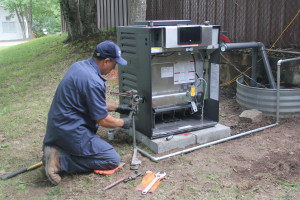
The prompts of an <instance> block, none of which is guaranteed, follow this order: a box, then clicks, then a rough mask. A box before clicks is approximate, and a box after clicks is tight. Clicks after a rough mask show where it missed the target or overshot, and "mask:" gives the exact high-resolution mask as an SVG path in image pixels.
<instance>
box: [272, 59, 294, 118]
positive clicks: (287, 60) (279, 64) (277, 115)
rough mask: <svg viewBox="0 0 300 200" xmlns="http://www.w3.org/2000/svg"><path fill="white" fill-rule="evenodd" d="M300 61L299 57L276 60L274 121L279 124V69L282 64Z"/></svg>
mask: <svg viewBox="0 0 300 200" xmlns="http://www.w3.org/2000/svg"><path fill="white" fill-rule="evenodd" d="M296 60H300V57H297V58H290V59H285V60H278V62H277V90H276V96H277V99H276V121H277V122H278V123H279V109H280V108H279V105H280V104H279V101H280V71H281V70H280V67H281V64H282V63H286V62H291V61H296Z"/></svg>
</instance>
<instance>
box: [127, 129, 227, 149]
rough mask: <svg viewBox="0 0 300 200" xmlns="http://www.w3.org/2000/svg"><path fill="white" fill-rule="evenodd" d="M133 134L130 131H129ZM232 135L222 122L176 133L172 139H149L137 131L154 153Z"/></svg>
mask: <svg viewBox="0 0 300 200" xmlns="http://www.w3.org/2000/svg"><path fill="white" fill-rule="evenodd" d="M127 133H128V134H129V135H131V133H130V132H127ZM229 136H230V128H229V127H227V126H224V125H221V124H217V125H215V126H214V127H210V128H206V129H202V130H198V131H192V132H189V133H184V134H178V135H174V137H173V138H172V139H171V140H166V138H165V137H164V138H158V139H153V140H151V139H149V138H148V137H147V136H145V135H144V134H142V133H140V132H138V131H136V138H137V140H138V141H139V142H142V143H143V144H144V145H146V146H147V147H148V148H149V149H151V150H152V151H153V152H154V153H165V152H168V151H171V150H174V149H178V148H179V149H180V148H181V149H182V148H186V147H188V146H190V145H195V144H203V143H207V142H211V141H215V140H219V139H222V138H225V137H229Z"/></svg>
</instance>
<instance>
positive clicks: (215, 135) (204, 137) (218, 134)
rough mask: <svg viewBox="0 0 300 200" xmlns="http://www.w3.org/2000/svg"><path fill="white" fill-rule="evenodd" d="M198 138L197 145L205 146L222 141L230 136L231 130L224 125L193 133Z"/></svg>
mask: <svg viewBox="0 0 300 200" xmlns="http://www.w3.org/2000/svg"><path fill="white" fill-rule="evenodd" d="M192 134H194V135H195V136H196V137H197V141H196V143H197V144H205V143H208V142H212V141H215V140H220V139H223V138H226V137H229V136H230V128H229V127H228V126H224V125H222V124H217V125H215V126H214V127H210V128H207V129H202V130H198V131H194V132H192Z"/></svg>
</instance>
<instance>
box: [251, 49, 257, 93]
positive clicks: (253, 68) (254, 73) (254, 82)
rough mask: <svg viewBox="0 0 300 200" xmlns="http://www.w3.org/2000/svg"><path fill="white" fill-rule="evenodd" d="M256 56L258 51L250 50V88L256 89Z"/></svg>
mask: <svg viewBox="0 0 300 200" xmlns="http://www.w3.org/2000/svg"><path fill="white" fill-rule="evenodd" d="M257 56H258V51H257V49H256V48H254V49H252V62H251V63H252V69H251V78H252V80H250V84H251V86H252V87H257V83H256V79H257V75H256V74H257Z"/></svg>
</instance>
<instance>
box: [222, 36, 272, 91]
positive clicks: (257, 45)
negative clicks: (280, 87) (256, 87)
mask: <svg viewBox="0 0 300 200" xmlns="http://www.w3.org/2000/svg"><path fill="white" fill-rule="evenodd" d="M248 48H255V49H259V50H260V52H261V56H262V59H263V62H264V66H265V70H266V73H267V76H268V80H269V83H270V88H272V89H275V88H276V84H275V80H274V77H273V74H272V70H271V67H270V62H269V59H268V55H267V53H266V47H265V45H264V44H263V43H261V42H241V43H226V44H222V46H221V51H229V50H233V49H248Z"/></svg>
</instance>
